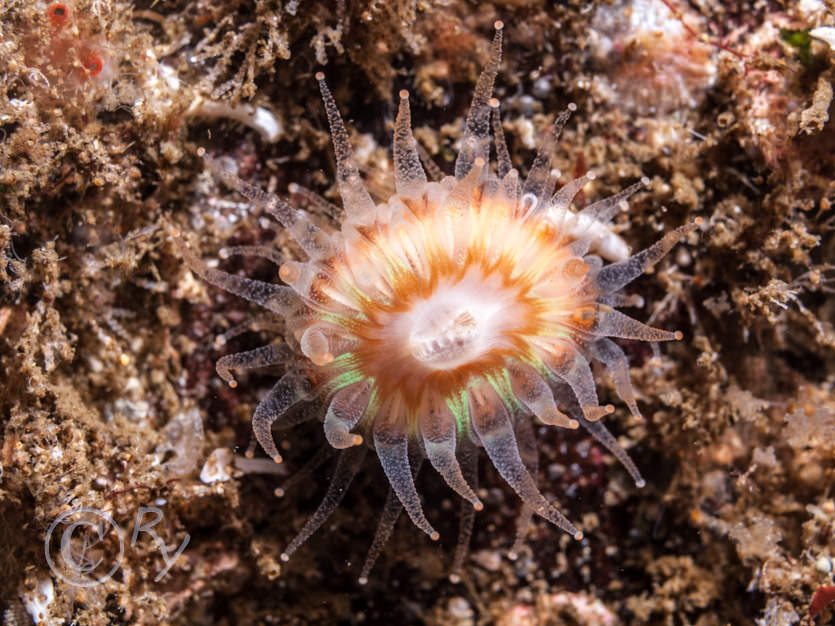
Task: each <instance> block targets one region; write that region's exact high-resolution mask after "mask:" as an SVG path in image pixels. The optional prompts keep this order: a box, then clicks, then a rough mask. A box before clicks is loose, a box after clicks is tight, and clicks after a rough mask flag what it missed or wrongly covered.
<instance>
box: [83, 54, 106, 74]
mask: <svg viewBox="0 0 835 626" xmlns="http://www.w3.org/2000/svg"><path fill="white" fill-rule="evenodd" d="M102 67H103V66H102V62H101V59H100V58H98V57H90V58H88V59H86V60H85V61H84V69H85V70H87V73H88V74H89V75H90V76H98V75H99V74H100V73H101V70H102Z"/></svg>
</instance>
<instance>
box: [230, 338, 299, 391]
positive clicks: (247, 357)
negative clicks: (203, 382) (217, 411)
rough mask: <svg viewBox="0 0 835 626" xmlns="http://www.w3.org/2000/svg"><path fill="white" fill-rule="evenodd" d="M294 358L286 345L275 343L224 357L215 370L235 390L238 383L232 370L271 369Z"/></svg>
mask: <svg viewBox="0 0 835 626" xmlns="http://www.w3.org/2000/svg"><path fill="white" fill-rule="evenodd" d="M292 357H293V353H292V352H291V351H290V349H289V348H288V347H287V346H286V345H284V344H276V343H273V344H270V345H267V346H261V347H260V348H255V349H254V350H248V351H246V352H237V353H235V354H227V355H226V356H222V357H220V358H219V359H218V360H217V363H216V364H215V369H216V370H217V375H218V376H220V377H221V378H222V379H223V380H224V381H225V382H226V384H228V385H229V386H230V387H232V388H233V389H234V388H235V387H237V386H238V383H237V381H236V380H235V377H234V376H232V373H231V371H230V370H233V369H245V370H251V369H256V368H259V367H269V366H270V365H278V364H280V363H286V362H287V360H288V359H291V358H292Z"/></svg>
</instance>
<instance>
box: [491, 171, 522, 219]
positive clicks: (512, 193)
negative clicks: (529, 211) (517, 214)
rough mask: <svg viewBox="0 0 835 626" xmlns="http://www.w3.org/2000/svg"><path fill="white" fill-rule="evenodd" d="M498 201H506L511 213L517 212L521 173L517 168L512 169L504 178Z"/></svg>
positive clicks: (500, 186)
mask: <svg viewBox="0 0 835 626" xmlns="http://www.w3.org/2000/svg"><path fill="white" fill-rule="evenodd" d="M496 200H497V202H501V201H504V202H505V204H506V206H507V207H509V210H510V212H511V213H513V212H514V211H515V210H516V205H517V203H518V202H519V171H518V170H516V168H512V169H511V170H510V171H509V172H508V173H507V174H505V177H504V178H502V182H501V184H500V185H499V194H498V196H497V199H496Z"/></svg>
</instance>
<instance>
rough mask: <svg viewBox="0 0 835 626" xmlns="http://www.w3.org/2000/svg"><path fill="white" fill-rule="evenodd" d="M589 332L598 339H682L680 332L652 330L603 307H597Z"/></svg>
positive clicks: (616, 311)
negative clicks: (598, 337)
mask: <svg viewBox="0 0 835 626" xmlns="http://www.w3.org/2000/svg"><path fill="white" fill-rule="evenodd" d="M604 269H605V268H604ZM601 271H603V270H601ZM590 332H591V333H592V334H594V335H597V336H600V337H618V338H619V339H637V340H638V341H680V340H681V339H682V338H683V337H684V335H683V334H682V332H681V331H680V330H677V331H675V332H671V331H669V330H662V329H660V328H653V327H652V326H647V325H646V324H644V323H642V322H639V321H638V320H636V319H633V318H631V317H629V316H628V315H626V314H624V313H621V312H620V311H618V310H616V309H612V308H610V307H607V306H603V305H600V306H598V307H597V315H596V316H595V318H594V326H593V327H592V329H591V330H590Z"/></svg>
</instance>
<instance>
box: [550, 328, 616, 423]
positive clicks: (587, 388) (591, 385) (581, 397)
mask: <svg viewBox="0 0 835 626" xmlns="http://www.w3.org/2000/svg"><path fill="white" fill-rule="evenodd" d="M557 350H559V353H558V354H557V355H555V356H553V357H552V358H549V359H547V360H546V365H547V366H548V368H549V369H550V370H551V371H552V372H553V373H554V374H555V375H556V376H558V377H559V378H560V379H562V380H563V381H565V382H566V383H568V385H569V387H571V390H572V391H573V392H574V395H575V397H576V398H577V400H578V402H579V403H580V406H581V407H582V408H583V414H584V415H585V417H586V419H589V420H591V421H596V420H599V419H600V418H601V417H603V416H604V415H608V414H609V413H612V412H613V411H614V410H615V407H614V406H612V405H611V404H609V405H606V406H605V407H601V406H599V405H598V400H597V386H596V385H595V382H594V377H593V376H592V373H591V367H589V362H588V361H586V359H585V358H584V357H583V355H582V354H580V353H579V352H578V351H577V350H576V349H575V348H574V346H573V345H572V344H571V343H569V342H566V341H561V342H559V344H558V347H557Z"/></svg>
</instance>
